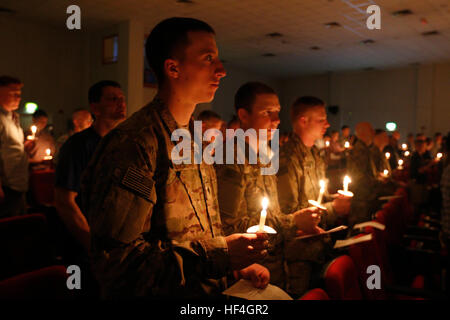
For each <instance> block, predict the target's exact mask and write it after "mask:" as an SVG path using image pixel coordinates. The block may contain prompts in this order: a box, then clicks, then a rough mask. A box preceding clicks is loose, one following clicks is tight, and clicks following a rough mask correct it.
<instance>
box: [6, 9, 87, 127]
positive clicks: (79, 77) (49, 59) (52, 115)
mask: <svg viewBox="0 0 450 320" xmlns="http://www.w3.org/2000/svg"><path fill="white" fill-rule="evenodd" d="M0 30H1V32H0V43H1V44H2V47H1V49H0V73H1V74H6V75H11V76H15V77H18V78H19V79H21V80H22V81H23V82H24V87H23V95H22V102H21V104H20V109H19V112H22V111H23V106H24V103H25V102H27V101H33V102H36V103H37V104H38V106H39V108H41V109H43V110H45V111H46V112H47V113H48V114H49V122H50V123H53V124H54V126H55V134H56V135H59V134H61V133H62V132H63V131H65V129H66V121H65V115H66V114H67V113H69V114H70V112H71V111H70V110H73V109H75V108H80V107H85V106H86V103H85V101H86V98H85V97H84V96H83V95H82V94H81V93H82V92H83V88H84V87H85V86H86V85H87V84H86V81H87V78H86V75H87V74H86V69H85V65H87V64H88V63H89V62H88V61H89V51H88V50H87V48H86V46H85V41H86V39H85V38H84V37H83V35H82V34H81V33H77V32H70V31H69V30H63V29H61V30H59V29H58V30H56V29H53V28H49V27H45V26H42V25H38V24H34V23H32V22H28V21H21V20H18V19H10V18H6V17H2V18H0ZM30 123H31V116H29V115H23V116H22V125H23V126H24V128H28V127H29V126H30Z"/></svg>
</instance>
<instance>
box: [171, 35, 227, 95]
mask: <svg viewBox="0 0 450 320" xmlns="http://www.w3.org/2000/svg"><path fill="white" fill-rule="evenodd" d="M188 40H189V44H188V45H187V46H186V48H185V49H184V54H183V57H182V58H180V59H178V60H174V65H173V67H169V73H170V75H171V77H172V79H173V81H174V83H175V84H176V86H177V90H179V91H181V92H182V93H183V99H184V100H185V101H186V102H189V103H193V104H198V103H204V102H210V101H211V100H212V99H213V98H214V95H215V93H216V90H217V89H218V88H219V82H220V79H221V78H223V77H225V75H226V71H225V69H224V67H223V64H222V62H221V61H220V59H219V51H218V49H217V45H216V40H215V38H214V34H212V33H209V32H204V31H195V32H188ZM171 68H174V69H173V70H171Z"/></svg>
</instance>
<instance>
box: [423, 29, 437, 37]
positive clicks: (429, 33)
mask: <svg viewBox="0 0 450 320" xmlns="http://www.w3.org/2000/svg"><path fill="white" fill-rule="evenodd" d="M438 34H440V33H439V31H437V30H432V31H427V32H422V35H423V36H424V37H428V36H435V35H438Z"/></svg>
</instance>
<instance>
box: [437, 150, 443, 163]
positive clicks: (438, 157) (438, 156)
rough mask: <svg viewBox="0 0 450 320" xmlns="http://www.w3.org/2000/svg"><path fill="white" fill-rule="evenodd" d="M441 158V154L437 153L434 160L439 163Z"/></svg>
mask: <svg viewBox="0 0 450 320" xmlns="http://www.w3.org/2000/svg"><path fill="white" fill-rule="evenodd" d="M441 158H442V153H441V152H438V154H437V155H436V159H437V160H438V161H439V160H441Z"/></svg>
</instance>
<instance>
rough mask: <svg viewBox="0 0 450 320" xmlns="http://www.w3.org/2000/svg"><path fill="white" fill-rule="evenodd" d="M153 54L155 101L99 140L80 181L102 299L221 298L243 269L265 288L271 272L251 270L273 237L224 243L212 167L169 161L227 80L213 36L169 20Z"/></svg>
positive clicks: (195, 24) (195, 23)
mask: <svg viewBox="0 0 450 320" xmlns="http://www.w3.org/2000/svg"><path fill="white" fill-rule="evenodd" d="M167 39H170V41H167ZM173 48H177V50H178V51H174V49H173ZM146 50H147V57H148V59H149V63H150V65H151V66H152V68H153V70H154V71H155V73H156V75H157V78H158V82H159V84H160V85H159V90H158V94H157V96H156V98H155V99H154V100H153V101H152V102H151V103H150V104H148V105H147V106H145V107H144V108H142V109H141V110H140V111H138V112H136V113H135V114H134V115H133V116H132V117H130V118H129V119H128V120H127V121H125V122H124V123H122V124H121V125H120V126H118V127H117V128H116V129H114V130H112V131H111V132H110V133H109V134H108V135H107V136H105V137H104V139H102V141H101V142H100V144H99V146H98V148H97V151H96V153H95V155H94V156H93V159H92V160H91V162H90V165H89V167H88V169H87V171H86V174H85V175H84V179H83V192H82V196H83V208H84V210H85V212H86V213H87V214H88V217H89V223H90V228H91V235H92V247H91V248H92V250H91V262H92V268H93V271H94V273H95V274H96V276H97V278H98V280H99V283H100V286H101V290H102V296H103V297H104V298H123V297H136V296H137V297H173V298H185V297H189V298H198V297H202V298H203V297H218V294H220V292H222V290H223V289H224V285H225V283H224V277H225V276H227V275H228V274H230V273H231V271H233V270H240V269H241V270H240V271H238V272H237V274H238V275H240V276H242V277H244V278H248V279H249V280H250V279H252V280H253V283H254V284H255V286H259V287H264V286H265V285H267V283H268V280H269V273H268V270H267V269H266V268H264V267H262V266H258V265H256V264H252V263H254V262H255V261H258V260H260V259H262V258H263V257H264V256H265V255H266V254H267V250H265V248H267V236H266V235H263V234H259V235H243V234H233V235H230V236H227V237H224V235H223V232H222V225H221V220H220V215H219V210H218V204H217V184H216V176H215V172H214V168H213V167H212V166H209V165H206V164H204V163H202V164H183V163H181V164H175V162H174V161H173V158H172V150H173V147H174V142H173V141H171V136H172V133H173V132H174V131H175V130H176V129H179V128H183V127H186V128H188V129H189V130H191V133H192V121H190V119H191V114H192V112H193V111H194V108H195V106H196V104H197V103H200V102H208V101H211V100H212V98H213V97H214V93H215V91H216V89H217V87H218V83H219V81H220V79H221V78H222V77H223V76H225V70H224V68H223V65H222V63H221V62H220V60H219V57H218V51H217V47H216V44H215V40H214V31H213V30H212V29H211V27H210V26H208V25H207V24H206V23H204V22H201V21H199V20H195V19H190V18H171V19H167V20H164V21H163V22H161V23H159V24H158V25H157V26H156V27H155V28H154V29H153V31H152V32H151V34H150V36H149V38H148V40H147V45H146ZM181 56H182V57H183V59H180V57H181ZM179 101H181V102H182V104H180V103H177V102H179ZM188 125H189V127H188ZM192 140H193V139H192ZM191 143H193V142H192V141H191ZM192 150H194V145H192ZM183 156H185V155H184V154H183ZM192 159H193V158H192ZM242 268H245V269H242Z"/></svg>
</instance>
